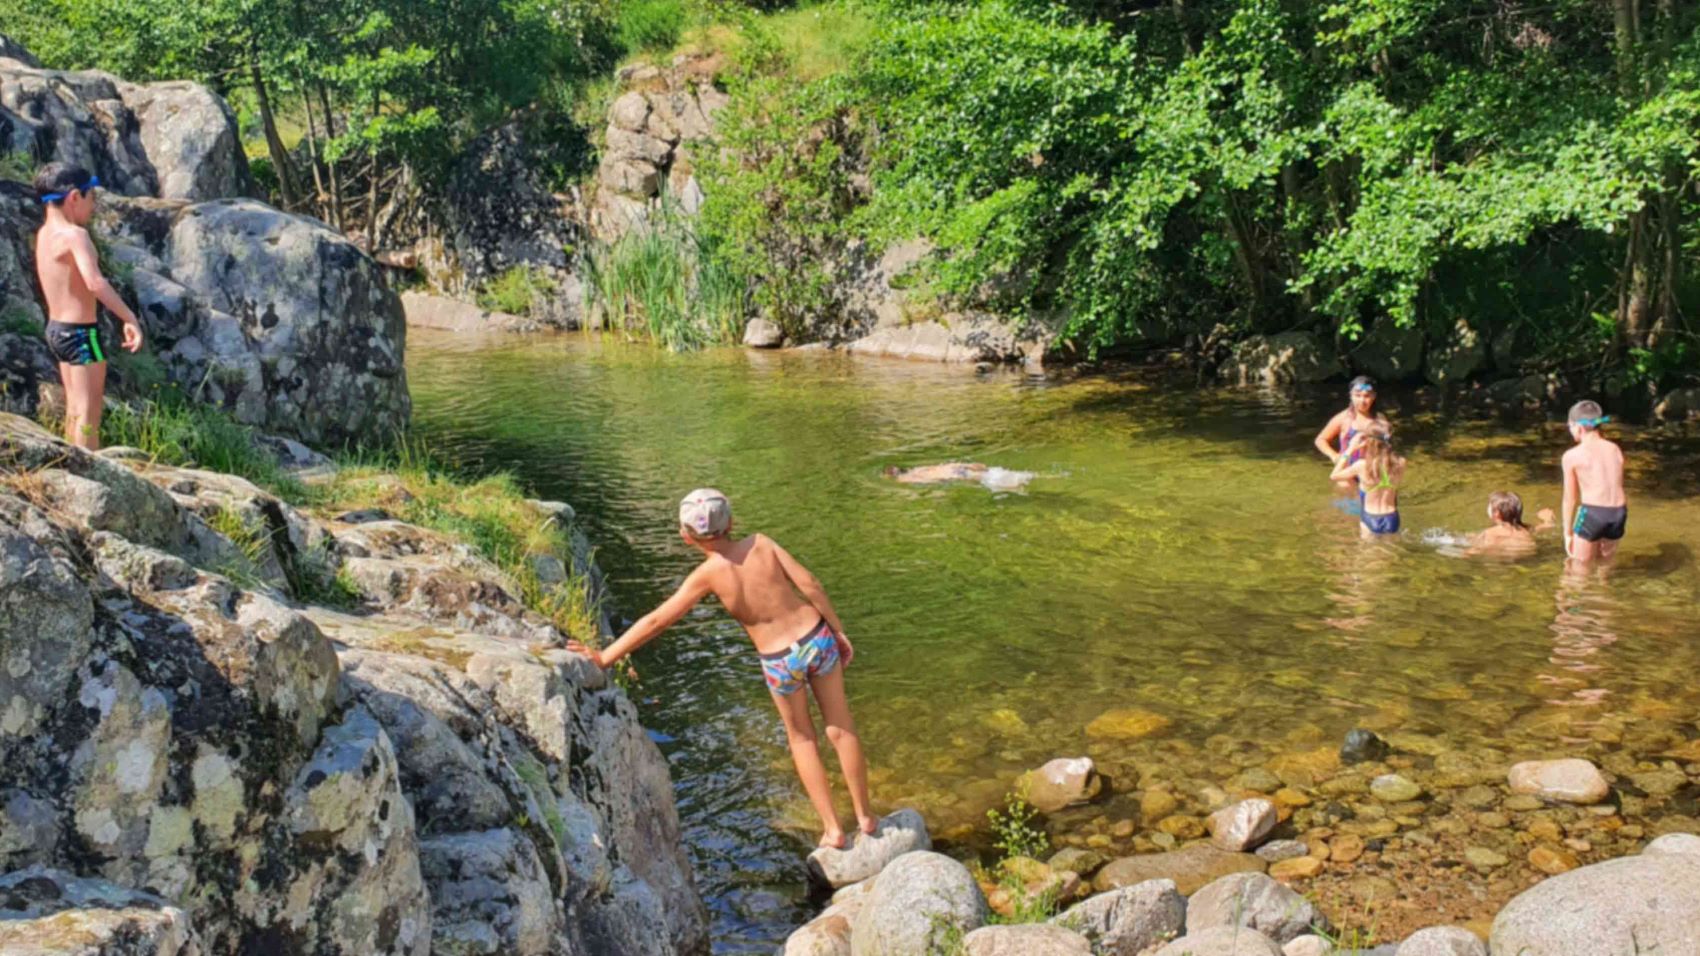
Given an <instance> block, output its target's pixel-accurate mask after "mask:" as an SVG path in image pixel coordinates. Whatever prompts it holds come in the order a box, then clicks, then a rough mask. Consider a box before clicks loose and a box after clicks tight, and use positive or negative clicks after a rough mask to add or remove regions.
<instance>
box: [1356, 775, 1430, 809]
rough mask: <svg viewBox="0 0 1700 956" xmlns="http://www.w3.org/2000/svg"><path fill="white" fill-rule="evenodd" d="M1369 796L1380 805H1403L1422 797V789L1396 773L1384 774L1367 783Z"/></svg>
mask: <svg viewBox="0 0 1700 956" xmlns="http://www.w3.org/2000/svg"><path fill="white" fill-rule="evenodd" d="M1369 792H1370V796H1373V797H1375V798H1376V799H1377V800H1380V801H1381V802H1382V803H1404V802H1406V801H1407V800H1415V799H1417V798H1418V797H1420V796H1422V795H1423V788H1421V787H1419V786H1417V785H1416V784H1415V783H1413V782H1412V781H1411V780H1409V779H1407V778H1405V777H1402V776H1400V775H1398V774H1396V773H1384V774H1382V775H1381V776H1379V777H1376V778H1375V779H1374V780H1371V781H1370V782H1369Z"/></svg>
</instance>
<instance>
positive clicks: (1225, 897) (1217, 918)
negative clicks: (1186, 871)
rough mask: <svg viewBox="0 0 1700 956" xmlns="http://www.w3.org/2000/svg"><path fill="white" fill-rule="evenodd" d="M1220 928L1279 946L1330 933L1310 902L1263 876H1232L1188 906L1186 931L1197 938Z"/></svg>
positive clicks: (1208, 888) (1201, 892)
mask: <svg viewBox="0 0 1700 956" xmlns="http://www.w3.org/2000/svg"><path fill="white" fill-rule="evenodd" d="M1216 926H1229V927H1243V928H1246V929H1253V930H1256V931H1257V932H1259V933H1262V934H1263V935H1265V936H1267V937H1269V938H1270V939H1273V940H1274V941H1275V942H1277V943H1287V942H1291V941H1292V940H1295V939H1298V938H1299V937H1300V936H1303V935H1305V934H1306V933H1308V932H1310V931H1311V930H1312V928H1317V929H1327V928H1328V921H1327V920H1325V919H1323V918H1322V914H1321V913H1319V912H1318V911H1317V909H1316V907H1315V906H1313V905H1311V903H1310V901H1309V900H1307V899H1305V898H1304V897H1302V896H1300V895H1299V894H1297V893H1295V892H1293V891H1292V890H1290V889H1288V888H1287V887H1285V886H1282V885H1281V884H1280V883H1278V882H1276V881H1275V880H1272V879H1270V878H1269V877H1268V876H1265V875H1264V874H1262V873H1231V874H1229V875H1227V876H1224V877H1222V878H1221V879H1219V880H1216V881H1214V882H1212V883H1211V884H1210V885H1209V886H1206V887H1204V888H1203V889H1201V890H1199V891H1198V892H1197V893H1194V894H1192V897H1191V898H1190V899H1188V900H1187V902H1186V931H1187V933H1188V934H1189V935H1196V934H1198V933H1201V932H1203V931H1204V930H1207V929H1210V928H1212V927H1216Z"/></svg>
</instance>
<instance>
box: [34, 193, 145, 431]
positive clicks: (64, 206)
mask: <svg viewBox="0 0 1700 956" xmlns="http://www.w3.org/2000/svg"><path fill="white" fill-rule="evenodd" d="M99 185H100V180H99V179H97V178H96V177H95V176H93V175H92V174H90V173H89V171H88V170H86V169H83V168H82V167H81V166H73V165H70V164H69V163H48V164H47V165H46V166H43V167H41V170H40V171H39V172H37V173H36V174H35V195H36V199H37V200H38V201H39V202H41V204H42V205H44V206H46V207H47V215H46V218H45V219H44V220H43V221H42V224H41V229H40V231H38V232H37V233H36V234H35V271H36V277H37V278H38V279H39V280H40V281H41V294H42V296H43V298H45V299H46V300H47V320H48V321H47V347H48V348H49V349H50V350H51V351H52V352H53V357H54V358H56V359H58V360H59V379H60V381H61V382H63V383H64V385H65V440H66V441H68V442H70V443H71V444H73V445H78V446H80V447H82V448H86V449H88V450H90V451H96V450H98V449H99V448H100V413H101V406H102V403H103V402H104V401H105V398H106V344H105V343H104V342H102V341H101V340H100V330H99V329H98V328H97V327H96V319H97V316H96V313H95V302H96V301H98V302H99V303H100V304H101V305H104V306H106V307H107V308H108V309H110V310H111V311H112V314H113V315H116V316H117V317H118V318H119V320H120V321H121V322H123V323H124V343H123V347H124V349H125V350H126V351H129V352H135V351H137V350H139V349H140V348H141V347H142V326H141V323H140V322H138V321H136V314H135V313H134V312H131V311H130V307H129V306H128V305H125V304H124V300H123V299H121V298H119V297H118V292H117V291H116V290H115V289H113V288H112V286H111V284H109V283H108V282H107V281H106V277H105V276H102V275H101V274H100V256H99V254H98V253H96V252H95V248H94V240H93V239H92V238H90V236H89V232H88V228H87V226H88V221H89V218H90V217H91V216H93V215H94V188H95V187H96V186H99Z"/></svg>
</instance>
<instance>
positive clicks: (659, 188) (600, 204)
mask: <svg viewBox="0 0 1700 956" xmlns="http://www.w3.org/2000/svg"><path fill="white" fill-rule="evenodd" d="M619 80H620V83H621V86H622V88H623V89H624V90H625V92H623V93H621V94H620V95H619V96H617V97H615V99H614V101H613V102H612V103H611V104H610V105H609V107H608V122H607V126H606V127H605V128H604V129H603V131H602V151H601V156H600V157H599V165H598V168H597V174H596V183H597V186H596V189H595V192H594V194H593V196H592V199H591V203H590V209H589V215H588V219H589V223H590V230H591V234H592V235H593V236H595V237H596V238H597V239H600V240H602V241H603V242H608V243H613V242H617V241H619V239H620V237H622V236H624V235H625V234H626V233H627V232H630V231H632V230H634V229H643V228H647V227H648V226H649V225H650V224H651V223H652V222H653V221H654V219H655V217H656V216H657V215H659V214H660V212H661V210H662V209H663V208H664V207H666V208H668V209H675V210H678V211H680V212H683V213H684V214H685V215H696V213H697V210H698V209H699V208H700V207H701V205H702V201H703V198H704V197H703V192H702V186H701V184H700V183H699V182H698V181H697V177H696V171H695V170H696V167H695V163H694V161H693V159H692V156H691V151H692V149H693V148H695V147H698V146H699V144H702V143H703V142H705V141H708V140H711V139H712V138H713V136H714V114H715V113H717V112H718V111H719V110H721V109H722V108H723V107H724V106H725V105H726V103H727V102H729V97H728V96H727V95H726V94H725V93H724V92H722V91H721V90H720V89H719V88H718V87H717V86H716V85H715V80H714V68H713V63H712V61H707V60H700V59H693V58H689V57H687V58H683V59H681V60H680V61H678V62H677V63H676V64H675V65H674V66H671V67H667V68H662V67H656V66H648V65H637V66H631V67H627V68H625V69H622V70H621V71H620V74H619Z"/></svg>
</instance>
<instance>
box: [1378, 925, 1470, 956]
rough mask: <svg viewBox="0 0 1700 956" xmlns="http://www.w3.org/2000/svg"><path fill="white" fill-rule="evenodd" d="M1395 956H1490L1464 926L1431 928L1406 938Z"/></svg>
mask: <svg viewBox="0 0 1700 956" xmlns="http://www.w3.org/2000/svg"><path fill="white" fill-rule="evenodd" d="M1394 956H1488V948H1487V944H1486V943H1484V942H1482V940H1481V937H1479V936H1477V935H1476V934H1475V933H1472V932H1470V931H1469V930H1467V929H1465V928H1464V927H1462V926H1430V927H1429V928H1427V929H1419V930H1417V931H1416V932H1415V933H1412V934H1411V935H1409V936H1407V937H1405V941H1404V942H1403V943H1400V944H1399V949H1398V951H1397V952H1396V953H1394Z"/></svg>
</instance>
